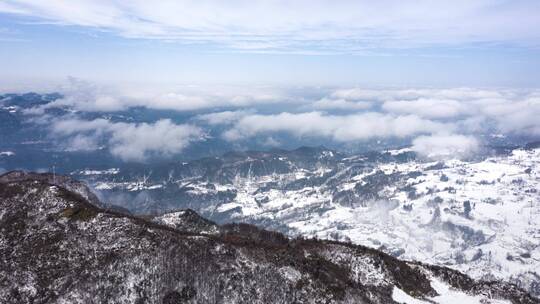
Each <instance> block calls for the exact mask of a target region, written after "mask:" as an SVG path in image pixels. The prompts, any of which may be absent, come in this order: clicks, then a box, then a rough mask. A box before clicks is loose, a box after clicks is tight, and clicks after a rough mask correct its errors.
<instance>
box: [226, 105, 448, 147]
mask: <svg viewBox="0 0 540 304" xmlns="http://www.w3.org/2000/svg"><path fill="white" fill-rule="evenodd" d="M451 129H452V126H451V125H447V124H444V123H439V122H434V121H430V120H426V119H422V118H419V117H418V116H415V115H404V116H395V115H390V114H382V113H376V112H368V113H360V114H352V115H340V116H338V115H326V114H323V113H321V112H308V113H297V114H293V113H280V114H276V115H257V114H254V115H249V116H244V117H242V118H241V119H239V120H238V122H236V123H235V124H234V125H233V126H232V127H231V128H230V129H229V130H227V131H226V132H225V133H224V134H223V136H224V138H226V139H227V140H231V141H234V140H239V139H244V138H248V137H253V136H257V135H260V134H268V133H274V132H285V133H290V134H293V135H295V136H298V137H303V136H311V137H326V138H330V139H332V140H335V141H340V142H347V141H357V140H365V139H369V138H376V137H407V136H412V135H416V134H422V133H433V132H441V131H449V130H451Z"/></svg>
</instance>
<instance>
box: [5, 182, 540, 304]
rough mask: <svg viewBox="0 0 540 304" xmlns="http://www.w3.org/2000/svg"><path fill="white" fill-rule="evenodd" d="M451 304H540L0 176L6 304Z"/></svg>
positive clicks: (359, 255) (504, 288)
mask: <svg viewBox="0 0 540 304" xmlns="http://www.w3.org/2000/svg"><path fill="white" fill-rule="evenodd" d="M51 178H52V179H51ZM456 296H459V297H461V298H462V299H466V300H467V301H469V302H470V303H490V302H491V303H540V302H539V301H538V300H536V299H535V298H532V297H530V296H529V295H528V294H527V293H525V292H524V291H522V290H521V289H519V288H517V287H515V286H514V285H509V284H505V283H499V282H478V281H474V280H472V279H470V278H469V277H467V276H465V275H463V274H461V273H459V272H456V271H453V270H449V269H447V268H443V267H434V266H428V265H423V264H419V263H411V262H404V261H400V260H398V259H396V258H394V257H392V256H390V255H387V254H384V253H382V252H380V251H377V250H374V249H369V248H366V247H362V246H355V245H351V244H346V243H340V242H332V241H318V240H304V239H288V238H287V237H285V236H283V235H282V234H280V233H276V232H271V231H266V230H261V229H259V228H257V227H255V226H251V225H246V224H229V225H224V226H219V225H217V224H215V223H213V222H210V221H207V220H205V219H203V218H200V217H199V216H198V215H197V214H195V213H194V212H192V211H182V212H177V213H175V214H170V215H162V216H160V217H159V218H153V219H143V218H141V217H135V216H131V215H127V214H126V213H123V212H119V211H115V210H111V209H106V208H104V207H103V205H100V204H99V203H97V202H96V201H95V197H93V196H92V195H91V192H90V191H89V190H88V188H86V187H85V186H84V184H81V183H78V182H75V181H73V180H69V179H67V178H63V177H62V178H59V177H52V176H51V175H47V174H23V173H21V172H12V173H8V174H6V175H3V176H1V177H0V302H1V303H424V302H425V303H451V302H449V301H451V299H452V298H455V297H456ZM449 299H450V300H449ZM481 301H484V302H481Z"/></svg>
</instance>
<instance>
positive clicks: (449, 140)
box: [412, 134, 479, 159]
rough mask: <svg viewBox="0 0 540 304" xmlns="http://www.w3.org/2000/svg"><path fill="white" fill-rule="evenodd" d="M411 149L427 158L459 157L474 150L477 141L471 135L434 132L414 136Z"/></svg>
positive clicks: (467, 154) (477, 146)
mask: <svg viewBox="0 0 540 304" xmlns="http://www.w3.org/2000/svg"><path fill="white" fill-rule="evenodd" d="M412 149H413V151H415V152H416V153H418V154H420V155H422V156H426V157H429V158H437V159H438V158H442V159H444V158H461V157H467V156H469V155H471V154H472V153H474V152H476V151H477V150H478V149H479V143H478V141H477V140H476V139H475V138H474V137H472V136H465V135H456V134H435V135H429V136H420V137H418V138H415V139H414V140H413V142H412Z"/></svg>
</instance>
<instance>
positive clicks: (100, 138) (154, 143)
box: [52, 119, 203, 161]
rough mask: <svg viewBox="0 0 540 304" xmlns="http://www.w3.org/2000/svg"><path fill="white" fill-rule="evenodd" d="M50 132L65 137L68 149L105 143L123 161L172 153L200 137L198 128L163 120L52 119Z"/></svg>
mask: <svg viewBox="0 0 540 304" xmlns="http://www.w3.org/2000/svg"><path fill="white" fill-rule="evenodd" d="M52 131H53V134H54V135H57V136H59V137H61V138H65V139H67V140H68V141H67V143H68V144H67V147H66V148H68V149H72V150H86V149H93V148H96V147H97V146H98V145H99V143H100V142H105V144H107V145H108V148H109V150H110V152H111V153H112V154H113V155H114V156H117V157H119V158H121V159H122V160H125V161H144V160H146V159H147V158H148V157H151V156H169V155H173V154H176V153H179V152H181V151H182V150H183V149H184V148H185V147H187V146H188V145H189V144H190V143H191V142H193V141H196V140H201V139H202V136H203V132H202V130H201V129H200V128H198V127H195V126H191V125H177V124H174V123H172V122H171V121H170V120H167V119H162V120H158V121H156V122H155V123H152V124H148V123H140V124H135V123H113V122H110V121H108V120H105V119H95V120H81V119H66V120H60V121H57V122H55V123H54V124H53V125H52Z"/></svg>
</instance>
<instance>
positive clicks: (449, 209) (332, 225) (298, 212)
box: [218, 149, 540, 287]
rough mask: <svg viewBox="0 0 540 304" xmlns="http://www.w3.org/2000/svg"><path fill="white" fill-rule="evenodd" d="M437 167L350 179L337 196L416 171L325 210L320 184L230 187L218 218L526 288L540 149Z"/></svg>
mask: <svg viewBox="0 0 540 304" xmlns="http://www.w3.org/2000/svg"><path fill="white" fill-rule="evenodd" d="M437 164H439V165H440V163H437V162H422V161H411V162H405V163H384V164H380V165H379V166H378V167H376V168H374V169H372V170H371V171H369V172H362V173H360V174H358V175H355V176H352V178H349V179H348V182H345V183H342V184H340V185H339V186H338V187H339V188H341V189H343V190H347V189H352V188H354V187H355V186H356V185H357V184H361V185H362V184H363V183H365V182H364V180H365V179H366V177H369V176H370V175H372V174H375V173H376V172H378V171H379V170H382V171H383V172H384V173H385V174H387V175H390V174H392V173H400V174H407V173H412V172H421V174H419V175H418V176H415V177H411V178H408V179H407V180H405V184H403V181H401V182H402V184H394V183H390V184H389V185H388V186H386V187H384V189H383V190H382V191H381V192H382V193H381V194H382V195H381V196H383V197H385V199H384V200H381V199H378V200H373V201H359V202H357V204H353V205H351V206H344V205H343V204H340V203H339V202H335V201H333V197H332V193H333V191H332V190H333V189H331V188H329V187H325V186H324V185H321V186H316V187H311V186H307V187H304V188H302V189H300V190H290V191H286V190H285V191H284V190H278V189H269V190H268V191H258V189H259V188H260V184H259V183H257V180H249V181H246V180H239V181H238V183H237V184H235V185H233V186H234V188H235V189H236V190H237V191H238V194H237V196H236V199H235V200H234V201H232V202H230V203H227V204H223V205H221V206H219V208H218V210H219V211H220V212H226V211H227V210H233V209H234V208H236V209H234V210H241V211H240V212H237V211H235V212H237V213H236V217H237V218H238V219H239V220H242V219H246V218H251V219H253V218H258V219H263V218H268V219H271V220H273V221H277V222H280V223H284V224H286V225H287V226H288V227H289V228H291V229H292V230H291V231H293V234H300V235H304V236H316V237H318V238H331V239H340V240H350V241H352V242H353V243H356V244H362V245H367V246H371V247H375V248H382V249H383V250H385V251H387V252H390V253H393V254H395V255H399V256H400V258H404V259H410V260H416V261H422V262H426V263H433V264H439V265H445V266H450V267H452V268H455V269H458V270H461V271H464V272H466V273H468V274H469V275H471V276H473V277H475V278H483V279H495V278H496V279H506V280H510V281H516V282H517V280H519V281H520V282H521V284H523V285H525V286H527V287H528V286H529V285H530V284H531V282H532V281H538V273H540V217H539V214H540V192H539V191H540V189H539V187H540V174H539V172H538V169H539V168H540V149H536V150H515V151H514V152H513V153H512V154H511V155H510V156H503V157H493V158H488V159H485V160H483V161H478V162H464V161H460V160H449V161H445V162H444V166H442V168H440V167H441V166H437ZM433 168H434V169H433ZM413 176H414V175H413ZM280 178H284V177H283V176H279V177H276V179H280ZM225 186H227V185H222V187H225ZM230 186H231V185H229V187H230ZM410 193H413V194H410ZM261 202H264V203H261Z"/></svg>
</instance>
